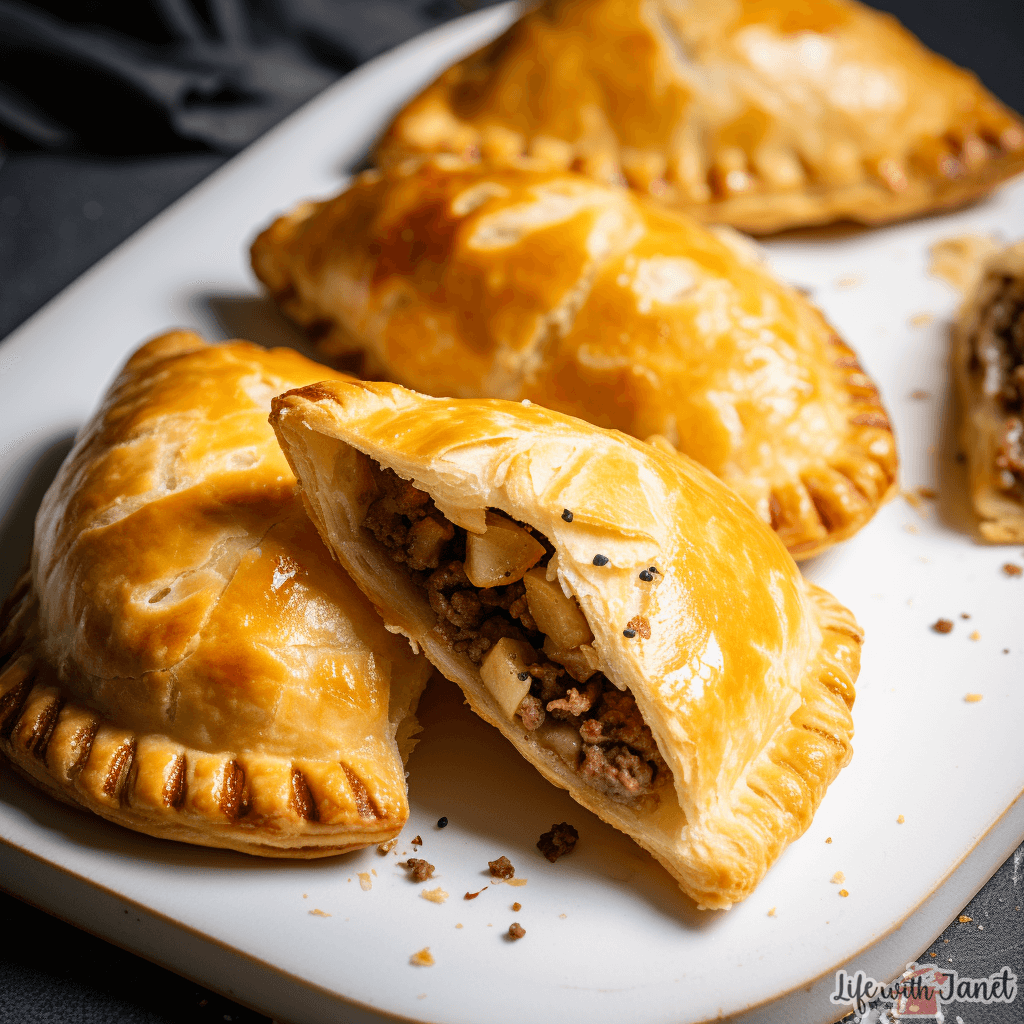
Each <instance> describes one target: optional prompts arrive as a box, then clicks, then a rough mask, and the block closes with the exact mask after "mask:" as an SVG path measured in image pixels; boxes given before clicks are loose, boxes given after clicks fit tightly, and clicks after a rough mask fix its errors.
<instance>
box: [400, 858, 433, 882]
mask: <svg viewBox="0 0 1024 1024" xmlns="http://www.w3.org/2000/svg"><path fill="white" fill-rule="evenodd" d="M405 867H406V868H408V869H409V872H410V875H409V878H410V880H411V881H413V882H425V881H426V880H427V879H428V878H433V877H434V865H433V864H428V863H427V862H426V861H425V860H421V859H419V858H418V857H410V858H409V859H408V860H407V861H406V862H405Z"/></svg>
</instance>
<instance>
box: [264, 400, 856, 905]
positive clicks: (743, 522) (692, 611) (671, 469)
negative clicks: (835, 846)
mask: <svg viewBox="0 0 1024 1024" xmlns="http://www.w3.org/2000/svg"><path fill="white" fill-rule="evenodd" d="M272 422H273V423H274V426H275V428H276V430H277V432H278V437H279V439H280V441H281V444H282V446H283V447H284V449H285V452H286V454H287V456H288V459H289V461H290V462H291V464H292V467H293V468H294V469H295V471H296V474H297V476H298V478H299V481H300V484H301V486H302V490H303V497H304V499H305V501H306V504H307V508H308V509H309V511H310V513H311V515H312V517H313V519H314V521H315V522H316V524H317V526H318V527H319V529H320V532H321V534H322V535H323V537H324V538H325V539H326V540H327V542H328V544H329V545H330V547H331V549H332V550H333V551H334V553H335V555H336V556H337V558H338V560H339V561H340V562H341V563H342V565H343V566H345V568H346V569H347V570H348V571H349V572H350V574H351V575H352V578H353V579H354V580H355V581H356V583H357V584H358V585H359V586H360V587H361V588H362V589H363V591H364V592H365V593H366V594H367V595H368V596H369V598H370V600H371V601H373V603H374V605H375V606H376V607H377V608H378V609H379V610H380V612H381V614H382V615H383V616H384V619H385V621H386V622H387V623H388V625H389V626H390V627H391V628H393V629H398V630H400V631H401V632H402V633H404V634H405V635H406V636H408V637H409V638H410V639H411V640H413V641H415V642H416V643H417V644H418V645H419V646H420V647H422V649H423V650H424V652H425V653H426V654H427V656H428V657H429V658H430V659H431V661H433V662H434V664H435V665H436V666H437V667H438V668H439V669H440V670H441V671H442V672H443V673H444V674H445V675H446V676H448V677H449V678H450V679H453V680H454V681H455V682H457V683H458V684H459V685H460V686H461V687H462V689H463V691H464V692H465V695H466V697H467V699H468V701H469V703H470V705H471V707H472V708H473V709H474V710H475V711H476V712H477V713H478V714H479V715H481V716H482V717H483V718H484V719H485V720H486V721H488V722H490V723H491V724H492V725H495V726H497V727H498V728H499V729H500V730H501V731H502V733H503V734H504V735H505V736H506V737H507V738H508V739H509V740H510V741H511V742H512V743H513V744H514V745H515V747H516V749H517V750H519V752H520V753H521V754H523V756H524V757H526V758H527V759H528V760H530V761H531V762H532V763H533V764H534V765H536V767H537V768H538V769H539V770H540V771H541V773H542V774H543V775H544V776H545V777H546V778H547V779H549V780H550V781H551V782H553V783H554V784H555V785H558V786H561V787H563V788H565V789H567V790H568V791H569V792H570V794H571V795H572V796H573V797H574V798H575V799H576V800H578V801H579V802H580V803H581V804H583V806H585V807H587V808H589V809H590V810H592V811H594V812H595V813H597V814H599V815H600V816H601V817H602V818H604V819H605V820H606V821H608V822H610V823H611V824H612V825H614V826H615V827H616V828H619V829H621V830H623V831H624V832H626V833H628V834H629V835H630V836H632V837H633V838H634V839H636V841H637V842H639V843H641V844H642V845H643V846H645V847H646V848H647V849H648V850H650V851H651V852H652V853H653V854H654V856H655V857H657V858H658V859H659V860H660V861H661V862H662V863H663V864H664V865H665V867H667V868H668V870H669V871H670V872H672V874H673V875H674V876H675V877H676V878H677V879H678V881H679V883H680V885H681V886H682V888H683V889H684V890H685V891H686V892H687V893H688V894H689V895H690V896H692V897H693V898H694V899H695V900H696V901H697V902H698V903H699V904H700V905H701V906H703V907H727V906H729V905H730V904H731V903H734V902H736V901H737V900H741V899H743V898H744V897H745V896H747V895H748V894H749V893H750V892H751V891H752V890H753V888H754V886H755V885H756V884H757V882H758V881H759V879H760V878H761V877H762V876H763V875H764V873H765V871H766V870H767V869H768V867H769V865H770V864H771V863H772V862H773V861H774V860H775V859H776V857H778V855H779V853H780V852H781V851H782V850H783V849H784V848H785V846H786V845H787V844H788V843H789V842H791V841H792V840H793V839H795V838H796V837H797V836H799V835H800V834H801V833H802V832H803V831H804V829H805V828H806V827H807V826H808V824H809V823H810V821H811V818H812V816H813V814H814V811H815V809H816V808H817V806H818V804H819V802H820V801H821V799H822V796H823V795H824V793H825V789H826V788H827V786H828V785H829V783H830V782H831V781H832V780H833V779H834V778H835V776H836V774H837V773H838V771H839V770H840V769H841V768H842V767H843V766H844V765H845V764H846V763H847V761H848V760H849V757H850V739H851V736H852V732H853V723H852V719H851V717H850V707H851V706H852V704H853V699H854V682H855V680H856V676H857V672H858V668H859V662H860V644H861V634H860V631H859V629H858V627H857V624H856V622H855V621H854V619H853V617H852V616H851V615H850V613H849V612H848V611H847V610H846V609H845V608H843V607H842V606H840V605H839V604H838V603H837V602H836V601H835V600H834V599H833V598H832V597H830V596H829V595H828V594H827V593H825V592H824V591H823V590H820V589H819V588H817V587H815V586H813V585H811V584H809V583H807V582H806V581H805V580H804V579H803V577H802V576H801V575H800V572H799V570H798V569H797V567H796V564H795V563H794V562H793V559H792V558H791V557H790V555H789V554H788V553H787V551H786V549H785V548H784V547H783V546H782V544H781V543H780V542H779V540H778V538H777V537H776V536H775V535H774V534H773V533H772V531H771V530H770V529H768V527H767V526H765V525H764V524H763V523H762V522H760V520H758V519H757V517H756V516H755V515H754V514H753V513H752V512H751V510H750V509H749V507H748V506H747V505H746V504H744V503H743V502H742V501H741V500H739V499H738V498H737V497H736V496H735V495H734V494H733V493H732V492H731V491H730V490H729V489H728V488H727V487H725V486H723V485H722V484H721V483H720V482H719V481H718V480H716V479H715V478H714V477H713V476H712V475H711V474H710V473H708V472H707V471H706V470H704V469H703V468H702V467H700V466H699V465H697V463H695V462H693V461H692V460H690V459H687V458H682V457H680V456H678V455H675V454H669V453H666V452H663V451H661V450H660V449H658V448H656V447H654V446H651V445H647V444H644V443H643V442H641V441H638V440H636V439H634V438H631V437H627V436H626V435H625V434H621V433H618V432H617V431H609V430H603V429H601V428H599V427H594V426H592V425H590V424H587V423H584V422H583V421H581V420H576V419H573V418H571V417H568V416H565V415H562V414H560V413H556V412H551V411H549V410H547V409H543V408H541V407H540V406H537V405H530V404H528V403H522V404H521V403H513V402H503V401H496V400H458V399H439V398H427V397H424V396H422V395H418V394H416V393H415V392H411V391H406V390H405V389H403V388H401V387H399V386H397V385H394V384H377V383H363V382H358V381H348V382H335V381H327V382H324V383H321V384H314V385H312V386H310V387H306V388H302V389H299V390H297V391H292V392H289V393H288V394H286V395H284V396H282V397H281V398H278V399H275V402H274V413H273V416H272Z"/></svg>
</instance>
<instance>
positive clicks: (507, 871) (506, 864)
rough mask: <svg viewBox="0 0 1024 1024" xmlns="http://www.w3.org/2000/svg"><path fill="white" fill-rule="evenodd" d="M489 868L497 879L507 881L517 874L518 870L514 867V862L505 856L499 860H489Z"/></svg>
mask: <svg viewBox="0 0 1024 1024" xmlns="http://www.w3.org/2000/svg"><path fill="white" fill-rule="evenodd" d="M487 866H488V867H489V868H490V869H491V874H492V875H493V876H494V877H495V878H502V879H505V880H507V879H509V878H511V877H512V876H513V875H514V874H515V873H516V869H515V868H514V867H513V866H512V861H510V860H509V859H508V857H505V856H502V857H499V858H498V859H497V860H489V861H488V862H487Z"/></svg>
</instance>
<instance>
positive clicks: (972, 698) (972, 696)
mask: <svg viewBox="0 0 1024 1024" xmlns="http://www.w3.org/2000/svg"><path fill="white" fill-rule="evenodd" d="M981 699H982V695H981V694H980V693H965V694H964V700H965V701H967V703H968V704H977V703H978V701H979V700H981Z"/></svg>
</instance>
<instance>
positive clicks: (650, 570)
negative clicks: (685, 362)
mask: <svg viewBox="0 0 1024 1024" xmlns="http://www.w3.org/2000/svg"><path fill="white" fill-rule="evenodd" d="M647 571H648V572H657V571H658V569H657V566H654V565H652V566H651V567H650V568H649V569H648V570H647Z"/></svg>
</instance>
